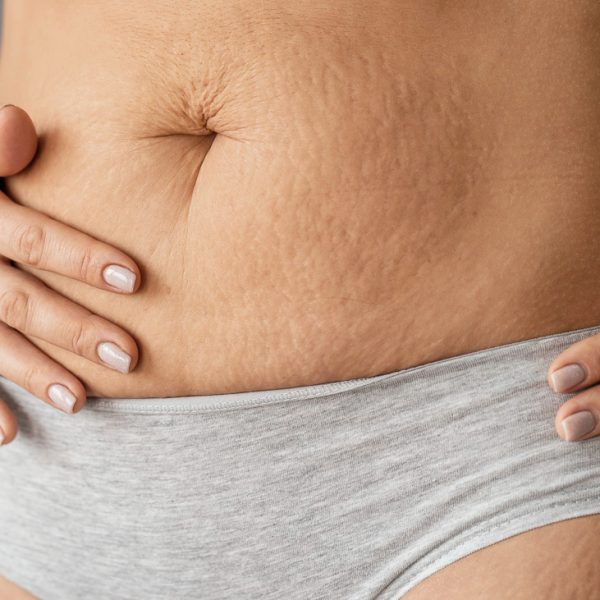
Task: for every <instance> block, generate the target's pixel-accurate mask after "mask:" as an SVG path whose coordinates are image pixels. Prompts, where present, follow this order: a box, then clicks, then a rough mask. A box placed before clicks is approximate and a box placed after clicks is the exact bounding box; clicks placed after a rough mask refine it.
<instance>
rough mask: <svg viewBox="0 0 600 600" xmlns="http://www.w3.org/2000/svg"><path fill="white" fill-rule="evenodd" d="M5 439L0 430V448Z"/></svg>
mask: <svg viewBox="0 0 600 600" xmlns="http://www.w3.org/2000/svg"><path fill="white" fill-rule="evenodd" d="M5 439H6V436H5V435H4V431H2V429H0V446H2V444H4V440H5Z"/></svg>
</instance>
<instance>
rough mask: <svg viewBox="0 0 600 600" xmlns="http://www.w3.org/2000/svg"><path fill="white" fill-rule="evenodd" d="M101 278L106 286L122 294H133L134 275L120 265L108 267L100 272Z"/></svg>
mask: <svg viewBox="0 0 600 600" xmlns="http://www.w3.org/2000/svg"><path fill="white" fill-rule="evenodd" d="M102 278H103V279H104V281H106V283H108V285H112V286H113V287H115V288H117V289H118V290H121V291H123V292H133V288H134V287H135V273H134V272H133V271H130V270H129V269H126V268H125V267H121V266H120V265H108V267H105V268H104V270H103V271H102Z"/></svg>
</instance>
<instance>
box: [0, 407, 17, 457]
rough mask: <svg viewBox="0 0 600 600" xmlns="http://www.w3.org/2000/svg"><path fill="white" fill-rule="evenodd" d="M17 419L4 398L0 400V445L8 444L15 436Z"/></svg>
mask: <svg viewBox="0 0 600 600" xmlns="http://www.w3.org/2000/svg"><path fill="white" fill-rule="evenodd" d="M18 429H19V428H18V426H17V420H16V418H15V416H14V415H13V413H12V412H11V410H10V408H9V407H8V405H7V404H6V402H5V401H4V400H0V438H2V439H1V440H0V445H2V446H6V444H10V443H11V442H12V441H13V440H14V439H15V437H16V436H17V431H18Z"/></svg>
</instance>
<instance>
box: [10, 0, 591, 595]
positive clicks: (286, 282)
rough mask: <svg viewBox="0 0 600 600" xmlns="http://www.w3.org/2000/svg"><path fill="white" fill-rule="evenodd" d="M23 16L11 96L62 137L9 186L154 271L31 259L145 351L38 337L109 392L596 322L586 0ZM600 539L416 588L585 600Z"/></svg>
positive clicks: (524, 550) (57, 9)
mask: <svg viewBox="0 0 600 600" xmlns="http://www.w3.org/2000/svg"><path fill="white" fill-rule="evenodd" d="M7 4H8V7H7V14H6V20H7V26H6V30H5V31H6V39H5V42H4V44H5V45H4V48H3V57H2V62H1V64H0V90H2V94H3V95H5V97H3V98H2V100H3V101H6V102H8V101H10V102H13V103H16V104H19V105H20V106H23V107H24V108H26V110H27V111H28V112H29V113H30V114H31V116H32V118H33V119H34V121H35V124H36V126H37V129H38V132H39V133H40V134H41V136H42V145H41V151H40V153H39V156H38V158H37V160H36V162H35V163H34V164H33V165H32V166H31V168H29V169H28V170H27V171H25V172H24V173H22V174H19V175H17V176H15V177H13V178H10V179H9V180H8V189H9V191H10V193H11V195H12V196H13V197H14V198H15V199H17V200H18V201H19V202H20V203H22V204H23V205H27V206H30V207H33V208H35V209H37V210H40V211H43V212H45V213H46V214H49V215H50V216H52V217H54V218H56V219H57V220H59V221H61V222H65V223H67V224H69V225H72V226H73V227H75V228H76V229H79V230H81V231H83V232H86V233H89V234H90V235H94V236H95V237H97V238H98V239H101V240H103V241H105V242H107V243H109V244H113V245H114V246H115V247H117V248H120V249H121V250H123V251H124V252H126V253H127V255H129V256H131V257H132V258H133V259H134V260H135V261H136V262H137V264H139V265H140V268H141V269H142V280H143V281H144V284H143V286H142V288H141V289H140V290H139V291H138V293H136V294H135V295H132V296H114V297H113V296H112V295H111V296H110V297H109V295H108V294H107V293H103V292H102V291H101V290H94V289H91V288H89V287H86V286H83V285H82V284H81V283H79V282H75V281H72V280H69V279H68V278H64V277H61V276H60V275H57V274H53V273H48V272H43V271H40V270H38V269H35V268H34V267H27V268H25V267H24V270H27V271H29V272H31V273H34V274H35V275H36V277H39V278H40V279H41V280H42V281H44V282H45V283H47V284H48V285H49V286H51V287H52V288H53V289H56V290H57V291H59V292H60V293H61V294H63V295H64V296H66V297H68V298H71V299H73V300H75V301H76V302H78V303H80V304H82V305H83V306H85V307H87V308H88V309H89V310H91V311H92V312H93V313H95V314H98V315H101V316H104V317H105V318H106V319H108V320H109V321H111V322H114V323H116V324H117V325H119V326H120V327H122V328H123V329H124V330H125V331H128V332H129V333H130V334H131V335H132V336H133V337H134V338H135V339H136V340H137V341H138V343H139V348H140V354H139V362H138V365H137V368H136V369H135V371H133V372H132V373H129V374H127V375H124V374H121V373H117V372H109V371H106V370H105V369H103V368H102V367H101V366H100V365H97V364H94V363H92V362H90V361H87V360H85V359H84V358H82V357H80V356H78V355H76V354H74V353H71V352H68V351H66V350H64V349H61V348H58V347H56V346H54V345H52V344H47V343H43V342H40V341H39V340H33V341H35V343H36V344H37V345H38V346H39V347H40V348H41V349H42V350H43V351H44V352H46V353H47V354H48V355H49V356H51V357H52V358H54V359H55V360H56V361H57V362H59V363H60V364H63V365H65V367H66V368H67V369H69V371H71V372H72V373H74V374H75V375H76V376H77V377H78V378H79V379H80V380H81V381H82V382H83V383H84V384H85V386H86V387H87V388H88V390H90V392H91V393H92V394H94V395H103V396H111V397H121V396H123V397H144V396H176V395H193V394H214V393H228V392H239V391H248V390H262V389H272V388H281V387H290V386H295V385H308V384H313V383H323V382H329V381H335V380H342V379H350V378H354V377H365V376H370V375H378V374H381V373H386V372H390V371H395V370H399V369H403V368H408V367H411V366H414V365H418V364H422V363H426V362H430V361H434V360H439V359H442V358H446V357H449V356H454V355H458V354H463V353H466V352H471V351H474V350H478V349H483V348H488V347H492V346H496V345H499V344H504V343H510V342H514V341H518V340H522V339H528V338H531V337H536V336H541V335H547V334H551V333H556V332H561V331H566V330H571V329H576V328H582V327H587V326H591V325H595V324H597V323H598V322H600V303H599V302H598V301H597V298H598V295H599V291H600V290H599V287H600V283H598V282H599V278H598V277H595V276H593V275H594V273H596V270H597V269H599V268H600V252H598V242H597V238H598V236H597V232H598V230H599V226H600V212H599V211H598V210H597V189H598V184H599V180H600V169H599V168H598V157H599V151H598V147H599V145H598V142H599V140H600V118H599V117H600V114H599V113H600V108H599V107H598V102H597V98H598V94H599V93H600V69H599V68H598V56H600V47H599V46H600V39H599V38H598V36H597V35H596V32H597V30H598V27H599V26H600V6H599V5H598V3H597V2H595V1H594V0H580V1H578V2H574V3H563V2H558V1H553V2H547V1H546V0H544V1H542V0H537V1H533V0H532V1H531V2H529V3H527V5H526V6H524V5H523V3H522V2H502V3H499V2H494V1H492V0H489V1H482V2H477V3H472V2H464V3H461V2H458V3H446V2H441V1H440V2H433V1H432V2H427V3H425V2H420V1H417V0H414V1H410V2H403V3H398V2H396V1H395V0H381V1H379V2H373V3H369V4H368V5H365V4H364V3H362V2H360V3H359V2H354V1H353V0H352V1H348V0H343V1H342V0H338V1H333V2H328V3H326V4H318V5H317V6H315V5H312V4H311V5H310V6H311V7H310V8H306V7H305V5H303V4H302V3H291V4H290V5H288V4H285V5H283V4H282V3H281V2H276V1H275V0H273V1H272V2H267V3H261V4H260V10H257V9H256V8H255V7H254V6H249V4H248V3H246V2H240V1H237V2H227V3H225V4H223V3H219V4H218V5H217V4H215V3H214V2H212V3H209V2H193V3H191V2H190V3H189V5H188V4H185V3H179V5H178V7H177V10H176V11H175V10H174V9H173V7H172V3H168V2H166V1H165V2H154V3H152V7H151V8H148V6H147V4H146V3H141V2H128V3H117V2H112V1H109V2H99V1H91V0H90V1H88V2H82V3H80V4H78V5H77V6H78V8H77V10H73V9H69V8H68V7H69V6H72V5H71V4H70V3H68V2H66V1H65V0H54V1H51V0H49V1H48V2H45V3H43V5H42V4H41V3H38V2H35V1H34V0H18V1H14V0H13V2H8V3H7ZM182 6H185V8H182ZM323 6H326V8H323ZM59 23H60V26H59V25H58V24H59ZM203 23H210V27H203V26H202V24H203ZM65 29H66V30H68V31H69V35H68V36H65V35H64V33H63V32H64V31H65ZM524 57H526V59H525V58H524ZM24 72H27V77H26V78H24V77H22V73H24ZM549 74H551V76H549ZM549 426H550V424H549ZM599 527H600V521H599V519H598V518H597V517H596V516H592V517H585V518H581V519H575V520H571V521H564V522H562V523H558V524H554V525H549V526H547V527H542V528H539V529H537V530H534V531H530V532H527V533H524V534H521V535H518V536H515V537H514V538H511V539H510V540H505V541H504V542H501V543H500V544H496V545H494V546H491V547H489V548H486V549H484V550H481V551H479V552H476V553H474V554H473V555H471V556H469V557H466V558H465V559H463V560H462V561H457V562H456V563H454V564H453V565H450V566H449V567H447V568H446V569H444V570H442V571H440V572H439V573H437V574H435V575H434V576H432V577H431V578H429V579H428V580H427V581H425V582H423V583H422V584H421V585H420V586H418V587H417V588H415V590H413V591H412V592H411V593H410V594H412V598H413V600H415V599H417V598H431V597H444V598H450V599H451V598H456V599H457V600H458V598H460V599H461V600H470V599H471V598H472V599H473V600H475V599H476V598H480V597H482V596H483V597H490V598H504V597H507V598H508V597H510V598H514V597H519V596H515V594H512V595H511V594H509V593H508V592H507V590H510V589H511V588H510V587H509V586H508V584H509V583H511V584H513V585H514V586H516V588H517V589H518V594H520V595H521V596H520V597H523V598H536V597H540V598H542V597H543V598H547V597H553V598H556V599H557V600H563V599H564V600H566V599H567V598H568V599H570V598H578V597H581V598H584V597H586V596H585V593H586V591H587V589H588V588H587V587H586V586H587V583H586V577H588V575H589V573H591V572H592V571H593V568H592V567H593V566H594V565H595V562H596V560H595V557H596V556H598V553H599V551H600V537H599V536H598V535H591V534H590V535H582V532H596V533H597V532H598V528H599ZM549 540H552V548H553V552H552V553H550V554H549V555H547V554H546V553H544V554H542V555H541V556H543V558H544V559H545V560H544V565H545V570H543V571H541V570H540V569H538V568H536V566H535V563H534V562H532V559H531V558H530V557H531V552H532V549H533V550H534V551H535V552H541V549H543V548H544V547H545V545H546V544H547V543H549ZM573 548H577V560H572V553H573ZM536 560H537V559H536ZM523 565H530V567H531V568H523ZM469 572H476V573H477V574H478V575H477V582H478V585H479V586H480V587H479V588H478V589H475V588H473V587H469V585H471V584H470V583H469V581H468V578H464V577H463V574H464V573H469ZM457 582H458V584H457ZM471 583H472V582H471ZM598 583H599V582H596V584H598ZM545 586H548V587H545ZM569 586H570V587H569ZM549 589H552V590H558V591H557V592H556V595H555V596H548V595H547V594H546V592H547V590H549ZM512 591H514V589H512ZM432 592H435V594H434V593H432ZM428 593H429V595H428ZM410 594H409V596H408V597H411V595H410ZM436 594H437V595H436ZM503 594H504V595H503ZM561 594H562V595H561Z"/></svg>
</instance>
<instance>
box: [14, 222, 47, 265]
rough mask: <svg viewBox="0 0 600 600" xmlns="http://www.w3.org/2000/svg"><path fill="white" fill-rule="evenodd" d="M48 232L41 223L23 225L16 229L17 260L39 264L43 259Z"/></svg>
mask: <svg viewBox="0 0 600 600" xmlns="http://www.w3.org/2000/svg"><path fill="white" fill-rule="evenodd" d="M45 241H46V234H45V232H44V228H43V227H40V226H39V225H23V226H22V227H18V228H17V229H16V230H15V233H14V238H13V246H14V248H15V251H16V254H17V262H23V263H26V264H29V265H32V266H37V265H39V264H40V263H41V261H42V256H43V254H44V245H45Z"/></svg>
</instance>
